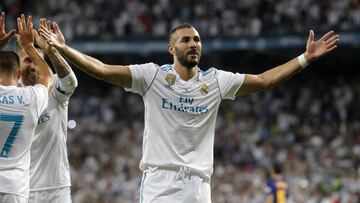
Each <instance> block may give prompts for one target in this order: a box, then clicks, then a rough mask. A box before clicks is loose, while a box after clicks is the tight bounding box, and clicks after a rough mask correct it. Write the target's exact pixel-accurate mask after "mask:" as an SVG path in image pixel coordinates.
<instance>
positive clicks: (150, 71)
mask: <svg viewBox="0 0 360 203" xmlns="http://www.w3.org/2000/svg"><path fill="white" fill-rule="evenodd" d="M129 68H130V71H131V77H132V82H131V88H125V90H126V91H130V92H134V93H137V94H140V95H141V96H143V95H144V94H145V93H146V91H147V90H148V89H149V87H150V86H151V83H152V82H153V80H154V78H155V75H156V72H157V70H158V68H157V65H156V64H154V63H146V64H140V65H130V66H129Z"/></svg>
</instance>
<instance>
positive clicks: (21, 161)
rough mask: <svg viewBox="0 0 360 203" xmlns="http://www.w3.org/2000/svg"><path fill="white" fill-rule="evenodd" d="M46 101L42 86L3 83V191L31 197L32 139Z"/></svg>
mask: <svg viewBox="0 0 360 203" xmlns="http://www.w3.org/2000/svg"><path fill="white" fill-rule="evenodd" d="M47 104H48V90H47V88H46V87H45V86H43V85H35V86H28V87H16V86H1V85H0V193H9V194H15V195H19V196H22V197H25V198H28V196H29V182H30V180H29V167H30V146H31V141H32V138H33V135H34V131H35V127H36V125H37V122H38V118H39V116H40V114H41V113H42V112H43V111H44V109H45V108H46V106H47Z"/></svg>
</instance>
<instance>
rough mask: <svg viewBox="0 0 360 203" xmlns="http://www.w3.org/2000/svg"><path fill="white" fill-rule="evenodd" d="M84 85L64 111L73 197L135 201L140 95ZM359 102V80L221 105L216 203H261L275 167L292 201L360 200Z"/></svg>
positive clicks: (91, 201) (94, 202)
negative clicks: (281, 170)
mask: <svg viewBox="0 0 360 203" xmlns="http://www.w3.org/2000/svg"><path fill="white" fill-rule="evenodd" d="M87 88H88V89H87V91H82V90H79V91H78V93H76V94H75V95H74V97H73V98H72V100H71V101H70V106H69V109H70V116H69V119H73V120H75V121H76V122H77V126H76V127H75V128H73V129H69V142H68V149H69V157H70V162H71V166H72V168H71V172H72V184H73V187H72V190H73V201H74V202H76V203H133V202H138V198H139V188H140V182H141V175H142V174H141V172H140V170H139V168H138V164H139V161H140V159H141V146H142V133H143V111H144V109H143V103H142V99H141V97H140V96H138V95H135V94H132V93H130V94H129V93H127V92H125V91H124V90H123V89H122V88H119V87H110V86H109V87H107V88H99V89H97V88H91V87H87ZM104 89H107V91H104ZM85 92H86V94H85ZM359 103H360V85H359V83H358V82H357V81H356V79H355V78H354V79H353V80H351V79H346V80H345V79H343V78H341V77H331V78H330V77H325V78H322V79H321V80H319V79H318V77H314V78H313V79H308V80H307V81H303V80H299V79H293V80H291V81H288V82H286V84H284V85H281V86H280V87H276V88H274V89H272V90H270V91H267V92H263V93H256V94H252V95H248V96H244V97H239V98H237V99H236V101H225V102H224V103H223V104H222V105H221V107H220V112H219V116H218V120H217V127H216V133H215V148H214V153H215V154H214V157H215V163H214V174H213V177H212V181H211V185H212V198H213V202H215V203H263V202H264V198H265V186H266V180H267V178H268V177H269V174H268V169H269V167H270V165H271V164H272V163H273V162H274V161H279V162H282V163H283V164H284V174H283V175H284V176H285V178H286V180H287V181H288V183H289V190H290V196H289V201H287V202H289V203H295V202H296V203H302V202H304V203H305V202H306V203H337V202H341V203H358V202H360V106H359Z"/></svg>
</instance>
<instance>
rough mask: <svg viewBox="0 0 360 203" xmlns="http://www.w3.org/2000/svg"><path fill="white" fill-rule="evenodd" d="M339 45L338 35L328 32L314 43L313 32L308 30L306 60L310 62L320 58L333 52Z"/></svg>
mask: <svg viewBox="0 0 360 203" xmlns="http://www.w3.org/2000/svg"><path fill="white" fill-rule="evenodd" d="M338 43H339V35H334V31H330V32H328V33H326V34H325V35H323V36H322V37H321V38H320V39H319V40H317V41H314V32H313V31H312V30H310V33H309V38H308V41H307V44H306V52H305V55H306V59H307V60H308V61H309V62H311V61H313V60H316V59H318V58H320V57H321V56H323V55H325V54H327V53H329V52H331V51H333V50H334V49H335V48H336V47H337V45H338Z"/></svg>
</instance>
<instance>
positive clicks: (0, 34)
mask: <svg viewBox="0 0 360 203" xmlns="http://www.w3.org/2000/svg"><path fill="white" fill-rule="evenodd" d="M15 32H16V30H15V29H12V30H10V32H8V33H6V31H5V13H4V12H1V16H0V49H2V48H3V47H4V46H5V45H6V44H7V43H8V42H9V41H10V39H11V37H13V36H14V35H15Z"/></svg>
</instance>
